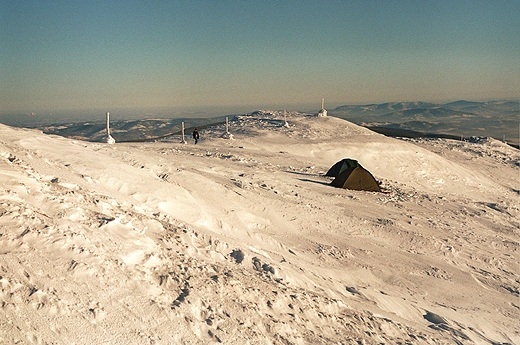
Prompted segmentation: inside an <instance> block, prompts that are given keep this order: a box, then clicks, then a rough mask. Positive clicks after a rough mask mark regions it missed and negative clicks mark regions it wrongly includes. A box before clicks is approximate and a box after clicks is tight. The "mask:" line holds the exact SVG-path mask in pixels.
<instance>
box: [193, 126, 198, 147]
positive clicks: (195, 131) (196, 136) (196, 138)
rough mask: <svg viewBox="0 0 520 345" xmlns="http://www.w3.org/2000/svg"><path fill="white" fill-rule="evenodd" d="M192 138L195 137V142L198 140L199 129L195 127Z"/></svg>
mask: <svg viewBox="0 0 520 345" xmlns="http://www.w3.org/2000/svg"><path fill="white" fill-rule="evenodd" d="M193 139H195V144H196V143H198V142H199V131H198V130H197V128H195V130H194V131H193Z"/></svg>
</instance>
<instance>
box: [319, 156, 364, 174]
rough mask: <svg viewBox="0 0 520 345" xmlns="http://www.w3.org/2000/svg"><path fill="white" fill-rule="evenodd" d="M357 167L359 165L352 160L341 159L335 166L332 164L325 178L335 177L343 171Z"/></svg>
mask: <svg viewBox="0 0 520 345" xmlns="http://www.w3.org/2000/svg"><path fill="white" fill-rule="evenodd" d="M358 166H359V163H358V161H356V160H354V159H350V158H345V159H342V160H340V161H339V162H337V163H336V164H334V165H333V166H332V167H331V168H330V169H329V171H327V173H326V174H325V176H332V177H336V176H338V175H339V174H340V173H341V172H343V171H344V170H347V169H351V168H352V169H354V168H355V167H358Z"/></svg>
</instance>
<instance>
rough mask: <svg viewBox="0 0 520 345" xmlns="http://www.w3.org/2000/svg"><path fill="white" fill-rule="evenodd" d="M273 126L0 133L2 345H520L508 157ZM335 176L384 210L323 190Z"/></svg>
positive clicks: (454, 145) (516, 169)
mask: <svg viewBox="0 0 520 345" xmlns="http://www.w3.org/2000/svg"><path fill="white" fill-rule="evenodd" d="M287 120H288V122H289V127H285V126H283V124H284V122H283V115H281V114H280V113H277V112H257V113H254V114H252V115H249V116H241V117H238V118H237V119H236V120H235V121H232V122H231V123H230V132H231V133H232V134H233V137H234V140H229V139H223V138H221V135H222V134H223V133H224V132H225V129H224V127H223V126H215V127H209V128H206V129H204V130H202V131H201V141H200V142H199V143H198V144H197V145H194V144H193V142H192V141H188V144H182V143H181V142H180V141H181V140H180V138H170V140H169V141H168V142H166V141H163V142H155V143H116V144H114V145H108V144H105V143H91V142H83V141H78V140H71V139H66V138H63V137H57V136H50V135H44V134H42V133H41V132H39V131H37V130H28V129H20V128H17V129H15V128H12V127H8V126H5V125H0V181H1V184H0V186H1V189H0V343H2V344H209V343H224V344H381V343H383V344H501V343H509V344H520V323H519V322H518V320H519V319H520V300H519V292H520V267H519V262H520V255H519V250H520V246H519V240H520V236H519V232H520V231H519V218H520V217H519V216H520V211H519V208H520V203H519V193H520V154H519V151H518V150H516V149H514V148H511V147H509V146H507V145H505V144H503V143H501V142H498V141H495V140H488V141H484V142H481V143H468V142H459V141H450V140H421V139H414V140H399V139H393V138H389V137H385V136H382V135H379V134H376V133H374V132H371V131H369V130H367V129H365V128H362V127H359V126H357V125H354V124H352V123H349V122H347V121H344V120H341V119H338V118H333V117H314V116H306V115H302V114H297V113H289V114H288V118H287ZM115 139H116V141H117V137H116V138H115ZM343 158H353V159H356V160H358V161H359V162H360V163H361V164H362V165H363V166H364V167H365V168H366V169H368V170H369V171H370V172H371V173H372V174H373V175H374V176H375V177H376V179H378V180H379V181H381V183H382V186H383V187H384V191H385V192H384V193H374V192H363V191H352V190H345V189H338V188H334V187H331V186H330V185H329V183H330V181H331V179H330V178H328V177H325V176H324V173H325V172H326V171H327V170H328V169H329V168H330V167H331V166H332V165H333V164H334V163H336V162H337V161H339V160H341V159H343Z"/></svg>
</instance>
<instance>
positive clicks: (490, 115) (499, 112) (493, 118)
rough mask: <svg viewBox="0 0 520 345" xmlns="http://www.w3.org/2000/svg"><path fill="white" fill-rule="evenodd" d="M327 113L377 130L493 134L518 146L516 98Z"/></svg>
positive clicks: (390, 105)
mask: <svg viewBox="0 0 520 345" xmlns="http://www.w3.org/2000/svg"><path fill="white" fill-rule="evenodd" d="M329 115H330V116H336V117H339V118H343V119H345V120H348V121H350V122H353V123H356V124H359V125H362V126H365V127H369V128H373V129H377V128H384V129H393V130H403V131H415V132H422V133H429V134H439V135H440V134H444V135H451V136H456V137H459V138H460V137H470V136H481V137H494V138H495V139H498V140H503V139H504V137H505V139H506V141H507V142H509V143H512V144H516V145H518V142H519V124H520V104H519V102H517V101H490V102H471V101H464V100H461V101H456V102H450V103H445V104H436V103H426V102H395V103H381V104H367V105H343V106H340V107H337V108H335V109H333V110H329Z"/></svg>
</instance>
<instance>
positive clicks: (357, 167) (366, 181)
mask: <svg viewBox="0 0 520 345" xmlns="http://www.w3.org/2000/svg"><path fill="white" fill-rule="evenodd" d="M326 175H327V176H334V177H336V178H335V179H334V180H333V181H332V182H331V183H330V184H331V185H332V186H334V187H338V188H345V189H353V190H364V191H370V192H380V191H381V188H380V187H379V183H377V181H376V179H375V178H374V176H373V175H372V174H371V173H370V172H369V171H368V170H366V169H365V168H363V167H362V166H361V164H359V163H358V161H356V160H353V159H348V158H347V159H343V160H341V161H339V162H338V163H336V164H334V165H333V166H332V167H331V168H330V169H329V171H328V172H327V174H326Z"/></svg>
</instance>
